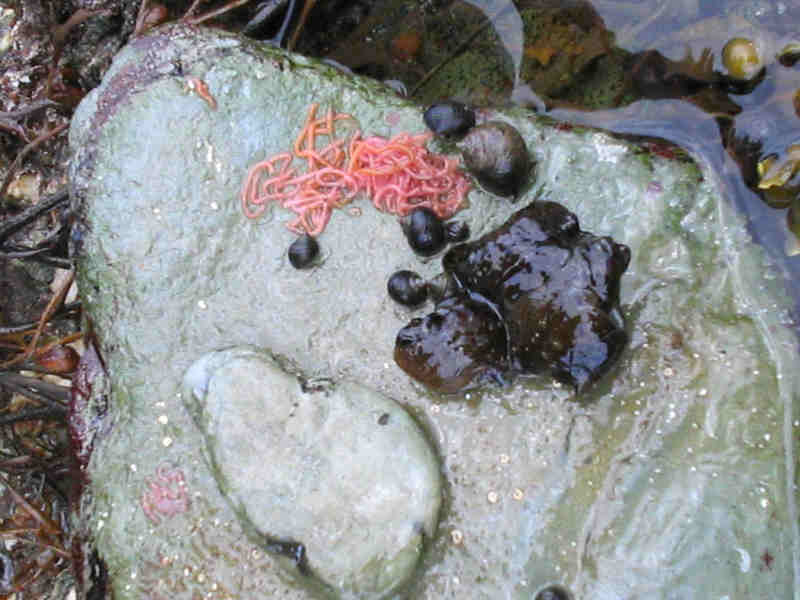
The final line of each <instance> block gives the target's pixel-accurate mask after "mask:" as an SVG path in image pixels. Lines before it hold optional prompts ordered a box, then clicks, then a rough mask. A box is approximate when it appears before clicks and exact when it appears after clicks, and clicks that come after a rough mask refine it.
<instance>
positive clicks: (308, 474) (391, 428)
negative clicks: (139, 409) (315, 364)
mask: <svg viewBox="0 0 800 600" xmlns="http://www.w3.org/2000/svg"><path fill="white" fill-rule="evenodd" d="M184 398H185V399H187V400H188V403H189V404H188V408H189V410H190V412H192V413H193V414H194V416H195V420H196V422H197V423H198V425H199V426H200V428H201V430H202V431H203V435H204V438H205V442H206V451H207V452H208V456H209V459H210V462H211V464H212V465H213V473H214V476H215V478H216V480H217V484H218V486H219V489H220V491H221V492H222V494H223V495H224V496H225V497H226V498H227V499H228V501H229V502H230V504H231V506H232V507H233V510H234V511H235V512H236V513H237V515H238V517H239V519H240V520H241V521H242V522H243V526H244V530H245V532H246V533H247V535H248V536H249V537H250V538H251V539H252V540H253V541H254V542H255V543H257V544H258V545H260V546H262V547H265V548H267V549H271V550H273V551H276V552H277V553H279V554H283V555H289V558H291V559H292V560H291V561H290V567H289V568H290V572H291V573H293V574H295V575H296V576H297V577H298V579H300V580H308V579H311V580H314V581H312V582H311V583H312V587H319V585H321V586H322V587H323V588H325V589H327V590H329V591H332V592H333V593H334V595H335V596H336V597H349V598H382V597H385V596H386V595H388V594H389V593H390V592H392V591H393V590H395V589H396V588H398V587H399V586H401V585H402V584H404V583H406V582H407V581H408V580H409V578H410V577H411V576H412V574H413V573H414V569H415V567H416V565H417V563H418V562H419V559H420V557H421V555H422V550H423V542H424V541H425V540H426V539H431V538H432V537H433V534H434V532H435V530H436V521H437V515H438V512H439V505H440V503H441V481H440V475H439V469H438V464H437V460H436V456H435V454H434V452H433V450H432V449H431V447H430V446H429V444H428V443H427V441H426V439H425V437H424V435H423V434H422V431H421V430H420V429H419V426H418V425H417V424H416V423H415V422H414V421H413V420H412V419H411V418H410V417H409V416H408V414H407V413H406V412H405V411H404V410H403V409H402V408H401V407H400V406H399V405H398V404H397V403H395V402H393V401H392V400H390V399H388V398H386V397H385V396H383V395H381V394H379V393H377V392H375V391H372V390H370V389H368V388H365V387H363V386H360V385H356V384H353V383H339V384H337V385H335V386H329V385H328V386H320V387H317V388H315V387H314V386H309V385H306V386H305V389H304V386H303V385H302V384H301V382H300V381H299V380H298V379H297V378H296V377H294V376H291V375H289V374H287V373H286V372H284V371H283V370H282V369H281V368H280V367H278V366H277V364H276V363H275V362H274V361H273V360H272V359H271V358H269V357H268V356H267V355H266V354H264V353H260V352H257V351H255V350H252V349H229V350H224V351H220V352H214V353H211V354H208V355H206V356H204V357H202V358H200V359H199V360H198V361H197V362H195V363H194V364H193V365H192V366H191V367H190V368H189V370H188V371H187V372H186V376H185V377H184Z"/></svg>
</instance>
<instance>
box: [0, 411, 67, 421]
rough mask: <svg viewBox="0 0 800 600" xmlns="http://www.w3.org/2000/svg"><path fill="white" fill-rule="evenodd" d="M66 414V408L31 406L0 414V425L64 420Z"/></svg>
mask: <svg viewBox="0 0 800 600" xmlns="http://www.w3.org/2000/svg"><path fill="white" fill-rule="evenodd" d="M66 416H67V409H66V408H63V409H54V408H32V409H31V410H21V411H19V412H18V413H14V414H13V415H0V425H12V424H14V423H20V422H23V421H64V420H65V417H66Z"/></svg>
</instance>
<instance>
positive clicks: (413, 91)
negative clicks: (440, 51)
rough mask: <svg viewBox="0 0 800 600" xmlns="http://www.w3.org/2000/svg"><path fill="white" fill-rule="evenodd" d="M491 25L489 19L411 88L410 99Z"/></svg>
mask: <svg viewBox="0 0 800 600" xmlns="http://www.w3.org/2000/svg"><path fill="white" fill-rule="evenodd" d="M491 24H492V19H489V20H488V21H487V22H486V23H484V24H483V25H481V26H480V27H478V28H477V29H476V30H475V31H473V32H472V33H471V34H470V35H469V37H468V38H467V39H466V40H464V41H463V42H461V43H460V44H459V45H458V48H456V49H455V50H453V51H452V52H451V53H450V54H449V55H448V56H446V57H445V58H444V59H443V60H442V62H440V63H439V64H438V65H436V66H435V67H433V68H432V69H431V70H430V71H428V72H427V73H425V76H424V77H423V78H422V79H420V80H419V81H418V82H417V84H416V85H415V86H414V87H413V88H411V91H410V92H409V93H408V97H409V98H411V97H413V96H414V94H416V93H417V92H418V91H419V90H420V88H421V87H422V86H423V85H425V84H426V83H428V81H429V80H430V78H431V77H433V76H434V75H436V74H437V73H438V72H439V71H441V70H442V67H444V66H445V65H446V64H447V63H449V62H450V61H451V60H453V59H454V58H455V57H456V56H458V55H459V54H461V53H462V52H464V50H466V49H467V46H469V45H470V44H471V43H472V40H474V39H475V38H476V37H478V36H479V35H480V34H481V33H482V32H484V31H486V29H488V27H489V25H491Z"/></svg>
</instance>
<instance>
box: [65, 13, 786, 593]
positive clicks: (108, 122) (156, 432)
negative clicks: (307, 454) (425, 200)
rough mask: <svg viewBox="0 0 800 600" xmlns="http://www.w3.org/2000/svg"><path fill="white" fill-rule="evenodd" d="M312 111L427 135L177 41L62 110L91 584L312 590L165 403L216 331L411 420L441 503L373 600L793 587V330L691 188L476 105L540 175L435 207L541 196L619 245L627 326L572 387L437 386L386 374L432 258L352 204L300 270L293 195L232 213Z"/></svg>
mask: <svg viewBox="0 0 800 600" xmlns="http://www.w3.org/2000/svg"><path fill="white" fill-rule="evenodd" d="M192 78H197V79H200V80H202V81H203V82H205V84H206V85H207V87H208V93H209V94H210V95H211V97H213V99H214V101H215V102H214V106H215V108H214V107H212V104H210V103H209V102H208V101H207V99H204V98H203V97H201V95H199V94H198V93H197V90H198V87H197V86H196V85H193V86H192V85H189V84H190V83H191V81H190V80H191V79H192ZM312 102H318V103H320V105H321V108H320V111H321V114H322V111H324V109H325V107H326V106H333V107H334V108H335V109H336V110H337V111H340V112H347V113H350V114H353V115H354V116H355V117H356V119H357V120H358V125H359V126H360V129H361V130H362V131H364V132H365V133H366V134H367V135H382V136H385V137H390V136H392V135H395V134H397V133H399V132H402V131H407V132H411V133H418V132H422V131H424V130H425V126H424V124H423V121H422V112H423V110H424V107H418V106H415V105H413V104H410V103H408V102H407V101H405V100H403V99H400V98H397V97H396V96H394V95H393V93H391V92H389V91H387V89H386V88H385V87H383V86H381V85H380V84H377V83H374V82H369V81H366V80H362V79H358V78H353V77H348V76H345V75H343V74H341V73H338V72H336V71H335V70H334V69H331V68H329V67H326V66H324V65H319V64H317V63H315V62H313V61H309V60H306V59H303V58H299V57H295V56H291V55H288V54H286V53H283V52H280V51H276V50H272V49H268V48H262V47H260V46H259V45H258V44H255V43H251V42H248V41H245V40H241V39H239V38H237V37H236V36H233V35H229V34H225V33H220V32H214V31H210V30H204V29H200V28H185V27H172V28H168V29H160V30H156V31H154V32H152V34H150V35H148V36H146V37H142V38H139V39H137V40H135V41H133V42H132V43H131V44H130V45H129V46H128V47H126V48H125V49H124V50H123V51H122V52H121V54H120V55H119V56H118V57H117V58H116V59H115V62H114V64H113V65H112V67H111V70H110V71H109V72H108V74H107V76H106V78H105V80H104V82H103V84H102V85H101V86H100V87H99V88H97V89H96V90H94V91H92V92H91V93H90V94H89V95H88V96H87V97H86V99H84V101H83V102H82V104H81V105H80V106H79V108H78V110H77V111H76V113H75V116H74V118H73V121H72V126H71V127H72V128H71V131H70V146H71V149H72V152H73V160H72V166H71V185H72V192H73V198H74V208H75V210H76V216H77V217H78V221H79V224H80V227H79V231H76V232H75V235H74V236H73V240H75V241H80V243H81V245H80V248H79V249H78V252H79V254H78V256H79V262H80V267H79V286H80V289H81V296H82V298H83V301H84V309H85V311H86V313H87V315H89V316H90V318H91V320H92V324H93V330H94V331H95V333H96V337H97V349H98V352H99V353H100V355H101V356H102V358H103V360H104V363H103V364H104V365H105V367H106V370H107V372H108V380H109V383H108V387H107V389H108V394H107V416H106V417H104V420H105V422H104V423H100V424H98V427H97V431H98V434H99V433H100V432H102V435H97V436H95V438H94V444H93V453H92V455H91V458H90V460H89V462H88V466H87V470H86V473H87V477H88V480H89V481H88V483H87V487H86V492H85V495H84V500H83V505H82V507H81V510H80V511H79V513H78V515H77V516H76V519H78V520H80V525H81V527H82V528H84V529H85V530H86V531H88V532H89V534H90V536H89V539H90V541H91V543H92V545H93V546H94V547H96V548H97V551H98V555H99V556H100V557H101V558H102V560H103V561H104V563H105V565H106V566H107V573H108V580H109V586H110V588H111V589H112V590H113V594H114V597H115V598H116V599H117V600H128V599H137V600H138V599H139V598H147V597H151V598H173V599H176V600H188V599H191V598H193V597H206V596H207V595H208V594H211V596H212V597H213V596H214V595H215V594H216V595H217V596H220V597H229V598H235V599H239V598H242V599H243V598H261V597H276V598H277V597H280V598H286V599H288V600H301V599H302V600H305V599H308V598H319V597H324V595H325V592H324V591H314V590H310V589H309V587H308V586H305V585H302V583H301V582H299V581H298V580H297V579H295V578H293V577H292V576H291V573H292V567H291V564H290V565H289V568H288V569H286V568H282V567H280V566H279V563H280V564H283V563H285V562H287V561H288V562H290V561H291V559H287V558H286V557H285V556H284V555H282V554H281V555H276V554H275V553H272V552H270V551H269V548H267V547H265V546H264V545H263V544H259V543H255V542H254V541H253V539H252V538H251V537H248V535H249V534H250V533H251V529H252V528H253V527H252V525H251V524H250V523H248V522H247V520H245V519H242V518H241V512H240V511H238V509H237V510H234V507H232V506H231V502H230V500H229V498H228V497H226V496H225V494H223V491H222V490H220V486H219V482H218V475H219V473H216V472H215V467H214V464H213V463H212V462H211V461H210V460H209V454H208V452H207V436H206V435H205V434H204V432H203V431H202V429H201V428H200V427H198V426H197V424H196V423H195V421H194V420H193V418H192V414H191V412H190V411H189V410H187V408H186V406H187V402H189V401H190V399H188V398H187V397H186V393H185V392H184V391H183V388H182V381H183V377H184V375H185V373H186V371H187V369H189V367H190V366H191V365H192V364H194V363H195V362H196V361H197V360H198V359H200V358H201V357H202V356H204V355H206V354H208V353H210V352H215V351H219V350H222V349H225V348H230V347H234V346H236V347H241V346H250V347H257V348H260V349H264V350H265V351H267V352H268V353H269V354H270V356H272V357H274V359H275V361H276V363H277V364H278V365H279V366H280V368H281V369H282V370H283V371H285V372H287V373H290V374H292V375H293V376H294V375H297V376H299V377H301V378H302V380H303V381H306V382H308V383H311V384H313V383H314V382H315V381H317V380H319V379H320V378H322V379H326V380H332V381H333V382H334V383H335V384H336V385H341V384H349V383H353V384H358V385H359V386H364V387H365V388H369V389H371V390H374V391H377V392H380V393H381V394H383V395H385V396H386V397H388V398H391V399H392V400H394V401H397V402H399V403H400V404H401V405H402V406H403V407H404V408H405V409H406V410H407V411H408V412H409V413H410V414H412V415H413V416H414V417H415V419H416V420H417V421H418V422H419V423H420V426H421V427H422V428H423V429H424V430H425V431H426V432H427V434H428V437H429V439H430V440H431V442H432V446H433V448H435V451H436V455H437V458H438V461H439V469H440V472H441V474H442V478H443V485H444V490H445V492H444V494H443V505H442V509H441V512H440V522H439V525H438V527H437V530H436V533H435V535H434V536H433V539H431V540H429V543H426V544H425V545H424V547H425V551H424V552H423V554H422V556H421V558H420V560H419V563H418V566H417V568H416V570H415V572H414V574H413V576H412V577H411V580H410V581H409V582H408V584H407V587H405V588H403V592H402V593H400V592H398V593H397V594H396V596H398V597H402V596H406V597H409V598H415V599H416V598H419V599H422V600H426V599H430V600H433V599H436V600H439V599H441V598H464V597H470V598H476V599H483V598H487V599H488V598H492V599H494V598H512V599H514V600H523V599H525V600H528V599H530V598H531V597H533V596H534V595H535V594H536V593H537V590H541V589H544V588H545V587H547V586H551V585H556V584H558V585H561V586H563V587H565V588H566V589H568V590H569V591H570V593H571V594H573V595H574V596H575V597H576V598H593V599H597V600H611V599H616V598H620V597H623V598H626V597H635V596H638V597H655V598H669V597H673V596H675V595H678V594H679V595H680V596H681V598H686V599H687V600H701V599H702V600H706V599H707V598H721V597H724V596H726V595H727V596H729V597H730V598H734V597H740V596H746V597H753V598H757V597H763V596H767V597H776V598H777V597H780V598H788V597H791V596H792V594H793V590H794V589H795V587H794V578H795V573H797V572H798V569H797V565H798V564H800V562H799V561H798V557H800V537H799V536H798V533H797V523H798V519H797V509H796V498H795V494H796V489H795V487H794V485H795V482H796V481H795V477H796V475H795V471H794V469H795V465H796V456H797V455H796V444H797V441H796V436H797V431H798V429H797V428H798V427H800V425H798V424H800V411H798V392H797V390H798V389H800V382H798V373H797V370H796V368H795V366H796V356H797V340H796V338H795V336H794V333H793V332H791V330H790V329H789V328H787V327H786V323H787V320H786V318H785V308H786V307H788V306H789V304H788V301H787V300H786V298H785V297H784V296H783V295H782V292H781V290H780V289H778V287H777V285H776V281H777V279H776V278H775V277H774V276H773V275H774V273H773V272H772V270H771V269H772V268H771V266H770V265H769V264H768V263H766V262H765V259H764V255H763V254H762V253H761V252H760V250H759V249H758V248H757V247H756V246H754V244H753V243H752V241H751V240H750V239H749V237H748V235H747V233H746V230H745V228H744V225H743V223H742V222H741V220H740V219H738V218H737V217H736V215H735V214H734V213H732V211H731V207H730V206H728V205H727V204H725V203H724V202H723V201H721V200H720V196H719V194H718V193H717V191H716V187H715V185H714V179H713V175H711V174H709V173H707V172H701V171H700V170H698V169H697V168H696V167H694V166H693V165H691V164H689V165H687V164H684V163H675V162H672V161H670V160H668V159H666V158H662V157H658V156H651V155H649V154H647V153H645V152H643V151H642V149H641V148H640V147H638V146H636V145H634V144H631V143H628V142H624V141H619V140H616V139H614V138H612V137H610V136H608V135H605V134H602V133H598V132H595V131H582V130H579V129H575V130H573V131H566V130H564V128H559V127H556V126H554V125H553V124H552V123H551V122H548V121H546V120H543V119H539V118H536V117H535V116H533V115H531V114H530V113H529V112H526V111H521V110H519V111H513V110H512V111H507V112H502V113H501V112H496V111H488V113H483V114H482V115H481V118H485V119H486V120H504V121H507V122H509V123H512V124H513V125H514V127H515V128H516V129H517V130H518V131H519V132H520V134H521V135H522V137H523V138H524V140H525V142H526V146H527V148H528V151H529V152H530V153H531V159H532V160H533V161H535V162H536V164H537V167H536V178H535V181H531V182H530V187H531V189H530V191H527V192H525V194H524V196H523V197H521V198H520V199H519V200H518V202H517V204H511V203H510V202H508V201H507V200H504V199H498V198H497V197H495V196H491V195H489V194H485V193H482V192H481V191H480V190H479V189H474V190H473V191H471V192H470V198H469V199H470V206H469V208H467V209H465V210H464V211H461V212H460V213H459V214H458V217H457V218H458V219H459V220H460V221H463V222H465V223H466V224H467V225H468V226H469V229H470V231H471V232H472V235H473V236H474V238H473V239H478V238H480V237H481V236H483V235H486V234H487V233H489V232H491V231H493V230H495V229H497V228H498V227H500V226H501V225H502V224H503V223H505V222H506V221H507V220H508V219H509V217H510V216H511V215H512V214H513V213H514V212H516V211H518V210H519V208H520V207H522V206H526V205H528V204H529V203H530V202H531V201H532V200H533V199H534V198H535V197H536V196H537V194H545V195H544V196H542V197H547V198H548V199H550V200H552V201H554V202H558V203H560V204H562V205H564V206H565V207H567V208H568V209H569V210H570V211H571V212H573V213H575V214H576V215H578V216H579V218H580V223H581V226H582V227H583V228H584V229H586V230H587V231H591V232H593V233H594V234H595V235H598V236H611V237H612V238H613V239H615V240H617V241H618V242H619V243H623V244H625V245H626V246H628V247H630V249H631V256H632V259H631V263H630V265H629V266H628V269H627V271H626V272H625V275H624V277H622V280H621V281H622V283H621V288H620V306H621V309H622V312H623V314H624V316H625V319H626V322H627V329H628V332H629V334H630V341H629V344H628V346H627V347H626V350H625V351H624V352H623V355H622V357H621V359H620V361H619V362H618V364H617V366H616V367H615V372H614V374H613V377H608V378H605V379H603V380H602V381H599V382H598V383H597V384H596V385H595V386H592V387H591V388H590V389H588V390H587V392H586V394H585V395H584V396H583V397H582V398H581V400H582V401H581V402H580V403H579V402H575V401H573V399H574V397H575V396H574V392H573V391H572V390H571V389H569V386H564V385H559V384H558V382H555V383H554V382H552V381H549V380H548V379H547V378H544V377H543V378H541V379H535V380H529V381H517V382H516V383H514V384H512V385H509V386H507V387H505V388H502V389H498V388H494V387H492V388H487V389H486V390H485V391H483V392H482V393H481V394H480V395H477V394H474V393H472V394H470V397H469V401H466V402H442V401H441V399H440V397H439V396H438V395H436V394H435V393H432V392H430V391H428V390H427V389H425V388H424V387H423V386H421V385H419V384H417V383H416V382H414V381H413V380H412V379H411V378H410V377H408V375H407V374H406V373H404V372H403V371H402V370H401V369H400V368H399V367H397V365H396V364H395V363H394V360H393V352H394V341H395V337H396V334H397V332H398V331H399V330H400V329H401V328H402V327H403V326H404V325H405V324H407V323H408V321H409V319H410V318H413V317H414V316H419V317H422V316H424V315H425V314H426V313H428V312H430V307H427V308H424V307H423V308H420V309H416V310H415V311H412V310H411V309H409V308H407V307H404V306H401V305H398V304H397V303H396V302H394V301H393V300H392V299H391V298H390V297H389V295H388V293H387V290H386V282H387V280H388V278H389V276H390V275H391V274H392V273H394V272H396V271H398V270H401V269H411V270H414V271H416V272H418V273H419V274H420V276H421V277H422V278H423V279H425V280H426V281H430V280H431V278H432V277H433V276H435V275H436V274H437V273H439V272H440V271H441V266H440V262H439V261H438V260H435V259H431V260H426V259H421V258H420V257H418V256H417V255H415V254H414V252H413V250H412V249H411V248H409V247H408V244H407V242H406V240H405V237H404V234H403V231H402V228H401V227H400V226H399V225H398V223H397V219H396V218H394V217H392V216H389V215H385V214H382V213H379V212H377V211H375V210H373V209H372V206H371V205H370V203H369V201H368V200H367V199H366V198H360V199H357V200H356V201H355V203H354V205H353V208H359V209H361V215H360V216H357V215H355V214H351V213H350V212H348V211H346V210H337V211H334V214H333V217H332V219H331V221H330V223H329V224H328V227H327V229H326V230H325V232H324V233H323V234H322V235H321V236H320V239H319V242H320V248H321V250H320V256H319V260H318V261H317V262H315V263H314V265H313V266H311V268H308V269H302V270H298V269H295V268H294V267H292V266H291V264H290V262H289V258H288V256H287V249H288V247H289V246H290V245H291V243H292V242H293V241H294V239H295V236H294V235H293V234H292V233H291V232H289V231H288V230H287V229H286V226H285V225H286V223H287V222H288V221H290V220H291V217H292V215H291V214H290V213H289V211H283V210H282V209H280V208H279V207H276V206H272V207H270V208H268V209H267V210H266V211H265V213H264V214H263V215H262V217H260V218H259V219H247V218H246V217H244V216H243V214H242V210H241V200H240V196H239V193H240V191H241V186H242V182H243V180H244V178H245V177H246V174H247V171H248V169H249V167H250V166H251V165H253V164H255V163H256V162H258V161H262V160H264V159H265V158H266V157H269V156H271V155H273V154H276V153H278V152H281V151H283V150H284V149H285V148H286V147H287V140H292V139H294V138H295V137H296V136H297V134H298V133H299V131H300V128H301V127H302V124H303V122H304V119H305V115H306V114H307V112H308V106H309V104H310V103H312ZM431 147H432V148H436V149H439V150H441V149H442V147H440V146H438V142H436V141H434V142H431ZM489 337H491V336H489ZM463 397H464V399H465V400H466V399H467V394H464V395H463ZM92 408H94V409H96V408H97V406H94V407H92V406H91V405H90V406H88V407H87V408H86V410H91V409H92ZM77 410H81V409H80V407H78V408H77ZM96 416H97V415H96V414H95V413H94V412H93V413H90V414H87V415H86V418H85V419H84V422H91V420H92V419H94V418H95V417H96ZM248 416H249V417H250V418H251V419H252V420H254V421H259V419H260V416H259V415H257V414H251V415H248ZM247 459H248V460H251V458H250V457H247ZM263 468H264V469H265V470H267V469H269V468H271V465H270V464H267V463H266V461H265V464H264V465H263ZM365 501H366V499H365ZM151 515H152V516H154V517H155V519H154V518H151ZM87 556H91V551H89V552H87ZM653 557H658V560H653ZM343 595H344V594H343Z"/></svg>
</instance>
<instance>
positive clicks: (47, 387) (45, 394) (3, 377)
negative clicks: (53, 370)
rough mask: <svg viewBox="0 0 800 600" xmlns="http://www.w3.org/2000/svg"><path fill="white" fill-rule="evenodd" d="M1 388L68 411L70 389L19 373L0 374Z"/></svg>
mask: <svg viewBox="0 0 800 600" xmlns="http://www.w3.org/2000/svg"><path fill="white" fill-rule="evenodd" d="M0 386H3V387H6V388H8V389H10V390H12V391H14V392H17V393H18V394H23V395H25V396H29V397H31V398H33V399H34V400H39V401H41V402H44V403H45V404H47V405H48V406H49V407H51V408H53V409H56V410H64V409H66V407H67V404H68V403H69V395H70V388H68V387H64V386H63V385H57V384H55V383H50V382H49V381H42V380H41V379H36V378H35V377H26V376H25V375H20V374H19V373H11V372H3V373H0Z"/></svg>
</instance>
